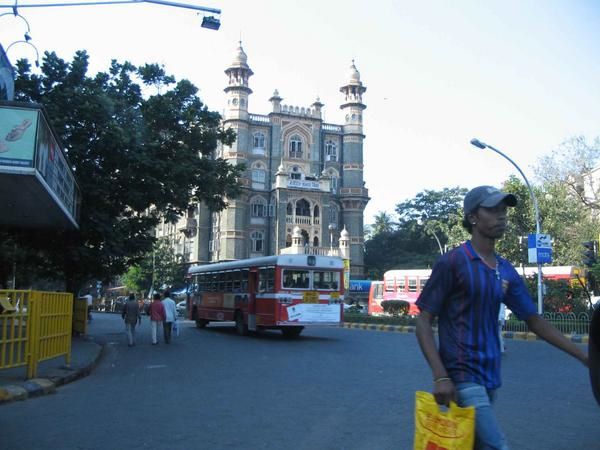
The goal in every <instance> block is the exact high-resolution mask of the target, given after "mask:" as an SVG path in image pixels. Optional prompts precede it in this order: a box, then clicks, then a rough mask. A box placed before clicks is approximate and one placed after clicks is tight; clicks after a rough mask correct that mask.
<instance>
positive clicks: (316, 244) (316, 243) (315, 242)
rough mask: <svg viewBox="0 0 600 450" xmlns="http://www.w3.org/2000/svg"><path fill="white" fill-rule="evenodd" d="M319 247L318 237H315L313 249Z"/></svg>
mask: <svg viewBox="0 0 600 450" xmlns="http://www.w3.org/2000/svg"><path fill="white" fill-rule="evenodd" d="M318 246H319V238H318V237H317V236H315V237H314V238H313V247H318Z"/></svg>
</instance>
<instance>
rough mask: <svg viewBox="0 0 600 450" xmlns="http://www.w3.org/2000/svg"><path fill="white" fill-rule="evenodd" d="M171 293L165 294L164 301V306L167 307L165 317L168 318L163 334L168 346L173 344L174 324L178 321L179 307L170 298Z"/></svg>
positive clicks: (164, 323) (164, 324) (166, 292)
mask: <svg viewBox="0 0 600 450" xmlns="http://www.w3.org/2000/svg"><path fill="white" fill-rule="evenodd" d="M170 295H171V293H170V292H169V291H165V292H164V293H163V297H164V299H163V301H162V304H163V306H164V307H165V315H166V316H167V318H166V320H165V321H164V322H163V332H164V336H165V342H166V343H167V344H170V343H171V332H172V330H173V322H175V321H176V320H177V306H176V305H175V301H174V300H173V299H172V298H171V297H170Z"/></svg>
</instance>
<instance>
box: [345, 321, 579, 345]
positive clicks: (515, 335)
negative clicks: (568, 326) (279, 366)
mask: <svg viewBox="0 0 600 450" xmlns="http://www.w3.org/2000/svg"><path fill="white" fill-rule="evenodd" d="M342 326H343V327H344V328H357V329H360V330H371V331H391V332H396V333H414V332H415V327H414V326H413V325H378V324H373V323H358V322H344V323H343V325H342ZM502 336H503V337H504V338H505V339H517V340H522V341H536V340H541V339H540V338H539V337H538V336H537V335H536V334H534V333H531V332H528V331H503V332H502ZM565 337H566V338H567V339H569V340H570V341H571V342H574V343H576V344H587V343H588V342H589V336H588V335H587V334H565Z"/></svg>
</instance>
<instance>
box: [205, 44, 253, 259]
mask: <svg viewBox="0 0 600 450" xmlns="http://www.w3.org/2000/svg"><path fill="white" fill-rule="evenodd" d="M225 74H226V75H227V77H228V84H227V87H226V88H225V89H224V91H225V93H226V94H227V108H226V109H225V117H224V119H223V127H224V128H227V129H229V128H231V129H232V130H233V131H235V133H236V140H235V142H234V143H233V144H232V145H231V146H230V147H229V146H224V147H223V154H222V156H223V158H224V159H225V160H227V161H228V162H229V163H230V164H233V165H239V164H246V163H247V152H248V149H249V148H250V143H249V142H250V139H251V137H250V130H249V121H248V120H249V117H248V97H249V96H250V94H251V93H252V89H250V87H249V85H248V79H249V78H250V77H251V76H252V75H253V72H252V69H250V66H248V57H247V56H246V53H245V52H244V49H243V48H242V42H241V41H240V43H239V46H238V48H237V50H236V53H235V56H234V58H233V61H232V63H231V64H230V66H229V67H228V68H227V69H225ZM240 183H241V184H242V187H243V188H246V189H248V188H249V187H250V180H249V177H248V176H245V177H244V178H242V179H240ZM246 189H244V192H242V194H241V195H240V196H239V197H238V198H236V199H231V200H229V206H228V207H227V209H225V210H223V211H221V212H220V213H219V221H220V227H219V236H218V238H217V237H216V236H215V237H214V239H216V240H217V241H218V243H217V247H216V248H217V249H218V251H215V253H213V260H214V259H215V256H216V258H217V259H218V260H220V261H223V260H233V259H241V258H247V257H248V254H247V252H248V250H247V246H246V245H245V240H246V239H247V237H248V236H247V230H246V227H245V223H244V219H245V218H246V217H247V216H248V191H247V190H246Z"/></svg>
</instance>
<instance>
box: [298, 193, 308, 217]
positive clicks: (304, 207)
mask: <svg viewBox="0 0 600 450" xmlns="http://www.w3.org/2000/svg"><path fill="white" fill-rule="evenodd" d="M296 216H308V217H310V203H308V201H306V200H304V199H303V198H302V199H300V200H298V201H297V202H296Z"/></svg>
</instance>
